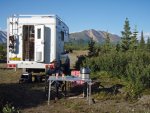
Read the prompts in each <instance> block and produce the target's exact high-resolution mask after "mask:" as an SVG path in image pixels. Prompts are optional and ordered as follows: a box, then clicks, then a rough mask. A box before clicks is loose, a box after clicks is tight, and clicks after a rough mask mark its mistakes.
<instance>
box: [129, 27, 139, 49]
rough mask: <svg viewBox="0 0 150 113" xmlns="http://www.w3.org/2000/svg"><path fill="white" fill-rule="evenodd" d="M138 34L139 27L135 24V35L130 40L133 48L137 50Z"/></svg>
mask: <svg viewBox="0 0 150 113" xmlns="http://www.w3.org/2000/svg"><path fill="white" fill-rule="evenodd" d="M137 34H138V31H137V28H136V26H135V29H134V31H133V36H132V38H131V42H130V46H131V49H132V50H135V49H136V48H137V45H138V41H137Z"/></svg>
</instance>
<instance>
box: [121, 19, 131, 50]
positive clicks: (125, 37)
mask: <svg viewBox="0 0 150 113" xmlns="http://www.w3.org/2000/svg"><path fill="white" fill-rule="evenodd" d="M121 33H122V42H121V48H122V50H123V51H127V50H129V49H130V42H131V38H132V36H131V35H132V32H131V31H130V24H129V20H128V18H126V20H125V25H124V31H122V32H121Z"/></svg>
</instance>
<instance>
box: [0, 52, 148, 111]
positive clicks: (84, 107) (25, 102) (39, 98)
mask: <svg viewBox="0 0 150 113" xmlns="http://www.w3.org/2000/svg"><path fill="white" fill-rule="evenodd" d="M73 54H74V55H72V56H74V57H72V59H74V61H75V59H76V58H75V55H78V53H73ZM72 61H73V60H72ZM5 65H6V64H0V67H4V66H5ZM72 65H73V63H72ZM20 75H21V70H17V71H15V70H6V69H2V68H1V69H0V102H3V103H7V102H9V103H11V104H12V105H13V106H15V108H16V109H19V110H20V111H21V113H150V95H149V94H144V95H142V96H141V97H140V98H139V99H138V100H136V101H134V102H131V101H127V100H126V99H125V98H124V95H123V94H121V93H119V92H118V93H113V94H112V93H111V89H112V88H113V87H114V84H113V83H112V82H113V81H114V80H110V81H112V82H111V83H110V84H109V81H108V79H107V80H106V79H105V78H104V79H103V80H102V81H101V84H103V86H104V87H100V85H99V84H98V85H96V84H94V83H93V86H92V100H91V102H92V104H91V105H89V104H88V101H87V100H86V98H81V96H82V87H75V88H72V89H70V90H68V92H67V95H68V96H67V97H64V96H62V95H61V96H60V99H59V100H57V101H55V100H54V99H53V98H52V99H51V102H50V105H48V104H47V96H46V92H45V83H28V84H19V82H18V80H19V77H20ZM115 83H116V82H115ZM106 84H107V85H106ZM121 89H122V88H121V87H120V89H119V90H121ZM105 91H107V92H108V91H110V92H108V95H107V96H105V95H103V93H101V92H105ZM74 92H78V93H76V95H74V98H70V95H71V94H72V93H74ZM97 94H101V95H100V97H99V96H97ZM105 94H107V93H106V92H105ZM96 97H99V98H96ZM0 107H2V106H0Z"/></svg>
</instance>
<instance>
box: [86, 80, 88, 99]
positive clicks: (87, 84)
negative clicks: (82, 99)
mask: <svg viewBox="0 0 150 113" xmlns="http://www.w3.org/2000/svg"><path fill="white" fill-rule="evenodd" d="M88 86H89V83H88V82H87V90H86V91H87V92H86V97H87V100H88V99H89V87H88Z"/></svg>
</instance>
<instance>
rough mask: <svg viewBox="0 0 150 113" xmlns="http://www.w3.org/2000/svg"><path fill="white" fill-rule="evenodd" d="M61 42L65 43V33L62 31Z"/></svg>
mask: <svg viewBox="0 0 150 113" xmlns="http://www.w3.org/2000/svg"><path fill="white" fill-rule="evenodd" d="M61 41H64V32H63V31H61Z"/></svg>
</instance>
